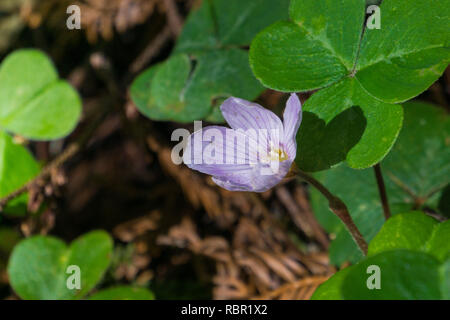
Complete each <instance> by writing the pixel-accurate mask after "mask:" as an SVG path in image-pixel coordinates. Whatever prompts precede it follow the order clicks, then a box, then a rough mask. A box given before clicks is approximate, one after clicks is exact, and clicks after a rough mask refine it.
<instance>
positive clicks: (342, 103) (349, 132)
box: [296, 78, 403, 171]
mask: <svg viewBox="0 0 450 320" xmlns="http://www.w3.org/2000/svg"><path fill="white" fill-rule="evenodd" d="M303 110H304V116H303V121H302V125H301V127H300V131H299V134H298V135H297V142H298V143H297V145H298V152H297V158H296V162H297V164H298V165H299V167H300V168H301V169H303V170H304V171H319V170H324V169H329V168H331V167H333V166H335V165H336V164H339V163H340V162H342V161H346V162H347V164H348V165H349V166H350V167H352V168H355V169H363V168H368V167H371V166H373V165H374V164H376V163H378V162H379V161H381V160H382V159H383V158H384V157H385V156H386V154H387V153H388V152H389V150H390V149H391V147H392V146H393V144H394V142H395V140H396V139H397V136H398V134H399V132H400V129H401V127H402V123H403V109H402V107H401V106H400V105H394V104H387V103H383V102H380V101H378V100H376V99H374V98H372V97H370V96H369V95H367V94H366V93H365V91H364V89H363V88H362V87H361V85H360V84H359V83H358V82H357V81H355V79H354V78H347V79H346V80H343V81H341V82H339V83H337V84H335V85H332V86H331V87H328V88H325V89H323V90H320V91H319V92H317V93H315V94H314V95H313V96H312V97H311V98H309V99H308V100H307V101H306V103H305V105H304V108H303Z"/></svg>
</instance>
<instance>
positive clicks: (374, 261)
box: [341, 250, 446, 300]
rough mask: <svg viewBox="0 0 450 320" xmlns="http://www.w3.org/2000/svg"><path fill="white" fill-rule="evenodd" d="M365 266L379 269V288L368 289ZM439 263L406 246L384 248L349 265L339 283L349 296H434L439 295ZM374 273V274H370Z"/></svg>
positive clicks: (431, 297) (344, 294) (374, 298)
mask: <svg viewBox="0 0 450 320" xmlns="http://www.w3.org/2000/svg"><path fill="white" fill-rule="evenodd" d="M369 266H377V267H379V270H380V289H369V287H368V285H367V282H370V281H371V280H370V278H369V277H370V276H371V273H370V272H368V271H367V270H368V267H369ZM440 268H441V264H440V263H439V261H438V260H436V259H435V258H433V257H432V256H430V255H428V254H425V253H421V252H415V251H409V250H394V251H387V252H383V253H380V254H377V255H375V256H371V257H368V258H367V259H365V260H363V261H361V262H360V263H358V264H357V265H355V266H353V267H352V269H351V270H350V272H349V273H348V274H347V275H346V276H345V279H344V281H343V283H342V287H341V290H342V295H343V297H344V299H350V300H405V299H408V300H418V299H420V300H437V299H442V298H443V292H442V289H441V284H442V283H443V282H444V281H446V279H445V278H442V276H441V274H440ZM374 276H376V275H374Z"/></svg>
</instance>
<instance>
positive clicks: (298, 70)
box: [250, 0, 450, 171]
mask: <svg viewBox="0 0 450 320" xmlns="http://www.w3.org/2000/svg"><path fill="white" fill-rule="evenodd" d="M371 2H373V1H371ZM371 2H370V3H371ZM365 7H366V1H364V0H355V1H345V0H340V1H335V0H317V1H304V0H292V1H291V6H290V11H289V13H290V21H281V22H277V23H275V24H273V25H271V26H269V27H268V28H266V29H265V30H264V31H262V32H261V33H260V34H258V36H257V37H256V38H255V39H254V40H253V42H252V45H251V49H250V65H251V67H252V69H253V72H254V74H255V75H256V77H257V78H258V79H259V80H260V81H261V82H262V83H263V84H264V85H265V86H266V87H269V88H272V89H275V90H279V91H285V92H298V91H309V90H314V89H321V88H324V89H323V90H320V91H319V92H317V93H315V94H314V95H313V96H312V98H310V99H309V100H308V101H307V103H306V104H305V111H307V112H305V113H306V117H305V119H304V120H303V124H302V132H303V134H300V136H299V143H298V146H299V152H298V154H299V155H300V157H299V158H298V161H297V162H298V164H299V166H300V168H302V169H304V170H305V171H319V170H324V169H328V168H330V167H332V166H333V165H335V164H337V163H339V162H342V161H346V162H347V164H348V165H349V166H350V167H352V168H357V169H362V168H367V167H370V166H372V165H374V164H376V163H377V162H379V161H381V160H382V159H383V158H384V157H385V156H386V154H387V153H388V152H389V150H390V148H391V147H392V145H393V144H394V142H395V140H396V137H397V135H398V133H399V131H400V128H401V124H402V110H401V106H395V105H393V103H398V102H403V101H405V100H408V99H411V98H413V97H414V96H417V95H418V94H420V93H421V92H423V91H424V90H425V89H427V88H428V87H429V86H430V85H431V84H432V83H433V82H434V81H436V80H437V79H438V78H439V76H440V75H441V74H442V73H443V71H444V70H445V68H446V66H447V65H448V62H449V61H450V50H449V49H448V44H449V43H450V39H449V33H448V29H449V27H450V25H449V22H450V17H449V16H450V7H449V6H448V5H445V4H444V0H438V1H433V2H430V1H427V0H418V1H413V2H411V1H408V0H385V1H383V2H382V4H381V7H380V10H381V16H382V20H381V30H380V29H369V28H366V27H365V26H364V22H365ZM411 17H414V19H411ZM349 109H353V111H348V110H349ZM338 128H339V129H338ZM313 136H314V137H313ZM305 146H307V147H305ZM310 146H313V148H312V149H310V148H308V147H310ZM302 152H307V154H306V155H302Z"/></svg>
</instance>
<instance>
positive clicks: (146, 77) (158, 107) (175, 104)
mask: <svg viewBox="0 0 450 320" xmlns="http://www.w3.org/2000/svg"><path fill="white" fill-rule="evenodd" d="M261 90H262V87H261V85H260V84H259V83H258V81H256V79H254V78H253V76H252V73H251V70H250V67H249V65H248V55H247V53H246V52H245V51H243V50H240V49H224V50H214V51H209V52H204V53H200V54H198V55H196V56H195V57H194V58H192V60H191V59H190V58H189V57H188V55H186V54H176V55H173V56H172V57H171V58H169V59H168V60H167V61H165V62H164V63H162V64H159V65H157V66H155V67H153V68H150V69H149V70H147V71H146V72H144V73H143V74H142V75H141V76H139V77H138V78H137V79H136V80H135V82H134V83H133V85H132V87H131V97H132V98H133V101H134V102H135V103H136V106H137V107H138V109H139V110H140V111H141V112H142V113H143V114H145V115H147V116H148V117H150V118H151V119H154V120H172V121H179V122H191V121H194V120H199V119H203V118H206V117H208V116H209V115H210V114H211V113H212V111H213V107H212V106H213V105H214V104H215V103H214V102H215V100H216V99H220V98H222V97H228V96H238V97H242V98H244V99H248V100H252V99H254V98H256V97H257V96H258V95H259V93H260V92H261Z"/></svg>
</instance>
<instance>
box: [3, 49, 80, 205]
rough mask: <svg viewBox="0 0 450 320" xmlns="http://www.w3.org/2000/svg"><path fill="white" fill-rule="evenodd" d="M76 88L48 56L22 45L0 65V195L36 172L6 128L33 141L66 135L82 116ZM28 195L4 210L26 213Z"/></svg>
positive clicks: (9, 191) (27, 179)
mask: <svg viewBox="0 0 450 320" xmlns="http://www.w3.org/2000/svg"><path fill="white" fill-rule="evenodd" d="M80 112H81V101H80V98H79V96H78V94H77V92H76V91H75V90H74V89H73V88H72V87H71V86H70V85H69V84H68V83H67V82H65V81H62V80H59V78H58V74H57V72H56V69H55V67H54V66H53V64H52V62H51V61H50V60H49V59H48V57H47V56H46V55H45V54H44V53H42V52H41V51H38V50H30V49H23V50H18V51H15V52H13V53H12V54H10V55H9V56H7V57H6V58H5V59H4V61H3V62H2V64H1V65H0V197H4V196H6V195H8V194H9V193H11V192H13V191H14V190H16V189H18V188H20V187H22V186H23V185H24V184H25V183H26V182H28V181H29V180H31V179H32V178H34V177H35V176H36V175H37V174H38V173H39V166H38V164H37V163H36V161H35V160H34V159H33V157H32V155H31V154H30V153H29V152H28V151H27V150H26V149H25V148H24V147H22V146H20V145H17V144H15V143H14V142H13V139H12V138H11V136H9V134H8V133H6V131H7V132H10V133H13V134H15V135H20V136H23V137H26V138H29V139H34V140H51V139H57V138H61V137H64V136H65V135H67V134H69V133H70V132H71V131H72V130H73V128H74V126H75V125H76V123H77V122H78V119H79V117H80ZM26 202H27V195H22V196H20V197H18V198H16V199H13V200H12V201H11V202H9V203H8V206H7V207H6V208H4V210H3V212H4V213H8V214H23V213H25V212H26Z"/></svg>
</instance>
